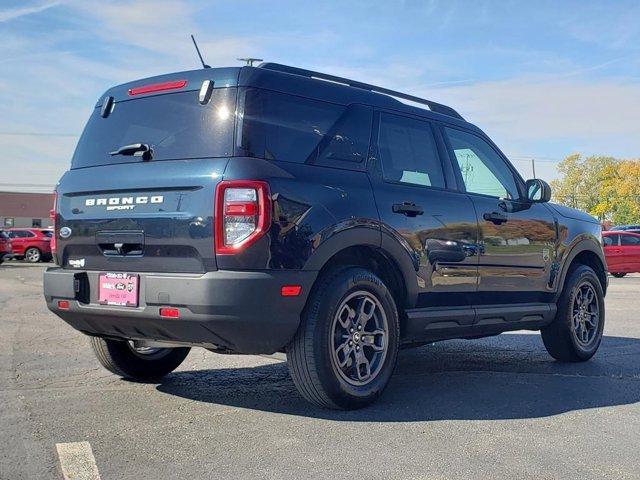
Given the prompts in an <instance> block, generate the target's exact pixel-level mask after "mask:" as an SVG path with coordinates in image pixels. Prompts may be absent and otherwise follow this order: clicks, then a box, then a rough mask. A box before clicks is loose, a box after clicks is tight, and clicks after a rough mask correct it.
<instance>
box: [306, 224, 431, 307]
mask: <svg viewBox="0 0 640 480" xmlns="http://www.w3.org/2000/svg"><path fill="white" fill-rule="evenodd" d="M350 265H354V266H361V267H364V268H367V269H369V270H371V271H372V272H373V273H375V274H376V275H378V276H379V277H380V278H381V279H382V280H383V281H384V282H385V284H386V285H387V286H388V288H389V289H390V290H391V293H392V295H393V297H394V300H395V301H396V304H397V306H398V308H399V309H405V308H412V307H413V306H415V302H416V299H417V296H418V286H417V285H418V284H417V281H416V265H415V263H414V261H413V259H412V257H411V255H410V253H409V252H407V251H406V248H405V247H404V246H403V245H401V244H400V243H399V242H398V241H397V240H396V239H395V238H393V237H391V236H390V235H389V234H387V233H386V232H381V231H380V230H378V229H374V228H366V227H355V228H351V229H348V230H344V231H341V232H338V233H335V234H334V235H332V236H331V237H330V238H328V239H327V240H325V241H324V242H323V243H322V244H321V245H320V246H319V247H318V248H317V250H316V251H315V252H314V254H313V255H312V256H311V257H310V258H309V260H308V261H307V263H306V264H305V267H304V268H305V270H318V271H319V274H318V277H317V279H316V282H318V279H320V278H321V277H322V275H323V273H325V272H327V271H329V270H331V269H335V268H340V267H341V266H350Z"/></svg>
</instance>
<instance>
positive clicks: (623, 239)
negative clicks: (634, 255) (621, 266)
mask: <svg viewBox="0 0 640 480" xmlns="http://www.w3.org/2000/svg"><path fill="white" fill-rule="evenodd" d="M620 245H633V246H640V237H634V236H633V235H620Z"/></svg>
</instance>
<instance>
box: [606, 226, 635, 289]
mask: <svg viewBox="0 0 640 480" xmlns="http://www.w3.org/2000/svg"><path fill="white" fill-rule="evenodd" d="M602 237H603V241H604V255H605V258H606V260H607V269H608V270H609V272H610V273H611V275H613V276H614V277H618V278H620V277H624V276H625V275H626V274H627V273H634V272H640V234H638V233H631V232H626V231H620V232H616V231H608V232H602Z"/></svg>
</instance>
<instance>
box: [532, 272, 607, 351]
mask: <svg viewBox="0 0 640 480" xmlns="http://www.w3.org/2000/svg"><path fill="white" fill-rule="evenodd" d="M557 305H558V311H557V313H556V317H555V319H554V320H553V322H552V323H551V324H550V325H548V326H546V327H544V328H543V329H542V332H541V333H542V341H543V342H544V346H545V347H546V349H547V352H549V354H550V355H551V356H552V357H553V358H555V359H556V360H559V361H562V362H584V361H586V360H589V359H590V358H591V357H593V355H594V354H595V353H596V351H597V350H598V347H599V346H600V342H601V340H602V332H603V330H604V320H605V311H604V293H603V291H602V285H601V284H600V280H598V277H597V276H596V274H595V272H594V271H593V270H592V269H591V268H590V267H587V266H586V265H579V266H578V267H577V268H575V269H573V270H572V271H570V272H569V275H568V277H567V280H566V282H565V285H564V288H563V290H562V295H561V296H560V299H559V300H558V304H557Z"/></svg>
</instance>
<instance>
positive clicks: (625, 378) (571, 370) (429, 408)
mask: <svg viewBox="0 0 640 480" xmlns="http://www.w3.org/2000/svg"><path fill="white" fill-rule="evenodd" d="M157 389H158V390H159V391H161V392H164V393H167V394H171V395H176V396H179V397H183V398H188V399H191V400H195V401H199V402H207V403H212V404H218V405H226V406H233V407H239V408H248V409H255V410H261V411H267V412H273V413H280V414H288V415H296V416H305V417H315V418H323V419H330V420H334V421H362V422H367V421H386V422H412V421H429V420H502V419H525V418H538V417H546V416H551V415H557V414H560V413H564V412H569V411H575V410H584V409H590V408H598V407H609V406H616V405H627V404H633V403H636V402H638V401H640V339H636V338H624V337H611V336H605V337H604V338H603V341H602V345H601V347H600V350H599V351H598V353H597V354H596V356H595V357H594V358H593V359H591V361H589V362H585V363H573V364H563V363H559V362H556V361H554V360H553V359H552V358H551V357H550V356H549V355H548V354H547V353H546V351H545V349H544V346H543V345H542V341H541V339H540V336H539V335H532V334H505V335H501V336H499V337H492V338H488V339H481V340H472V341H471V340H452V341H447V342H440V343H436V344H432V345H428V346H425V347H421V348H418V349H412V350H403V351H401V352H400V355H399V358H398V365H397V368H396V371H395V374H394V376H393V378H392V380H391V382H390V383H389V385H388V387H387V389H386V390H385V392H384V394H383V395H382V397H381V398H380V399H379V401H378V402H376V403H375V404H374V405H372V406H370V407H368V408H365V409H362V410H358V411H349V412H342V411H332V410H325V409H320V408H317V407H315V406H313V405H311V404H309V403H307V402H306V401H304V399H302V397H301V396H300V395H299V394H298V393H297V391H296V389H295V386H294V385H293V382H292V381H291V379H290V377H289V373H288V371H287V365H286V363H282V362H281V363H275V364H270V365H263V366H259V367H255V368H232V369H220V370H199V371H180V372H174V373H173V374H171V375H169V376H167V377H166V378H165V379H164V380H163V381H162V383H160V384H159V385H158V386H157Z"/></svg>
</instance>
